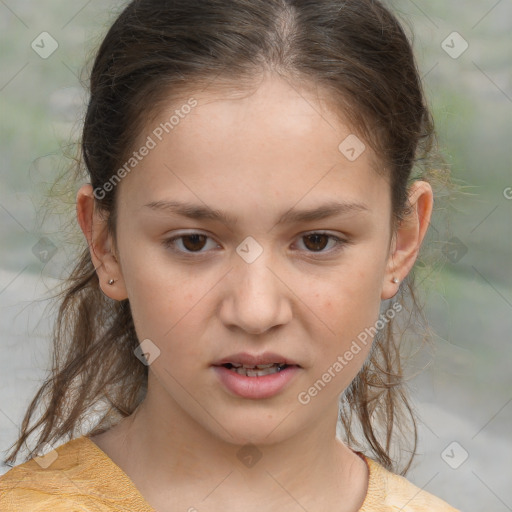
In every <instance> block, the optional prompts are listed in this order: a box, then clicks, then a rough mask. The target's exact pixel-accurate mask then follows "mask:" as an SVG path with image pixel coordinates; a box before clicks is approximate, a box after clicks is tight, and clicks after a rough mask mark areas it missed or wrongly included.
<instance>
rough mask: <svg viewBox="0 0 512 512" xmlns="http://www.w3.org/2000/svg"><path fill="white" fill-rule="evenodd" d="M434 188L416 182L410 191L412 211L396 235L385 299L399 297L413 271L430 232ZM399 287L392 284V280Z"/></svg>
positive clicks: (385, 275)
mask: <svg viewBox="0 0 512 512" xmlns="http://www.w3.org/2000/svg"><path fill="white" fill-rule="evenodd" d="M433 201H434V200H433V193H432V187H431V186H430V184H429V183H427V182H426V181H415V182H414V183H413V184H412V185H411V186H410V188H409V198H408V202H409V210H408V212H407V214H406V215H405V218H404V219H403V220H402V221H401V222H400V223H399V225H398V228H397V230H396V232H395V233H394V235H393V239H392V243H391V250H390V254H389V259H388V263H387V266H386V272H385V274H384V282H383V286H382V294H381V298H382V299H390V298H391V297H393V296H394V295H396V293H397V291H398V287H399V283H400V282H402V281H403V280H404V279H405V277H406V276H407V274H408V273H409V271H410V270H411V269H412V267H413V265H414V262H415V261H416V258H417V256H418V252H419V250H420V246H421V243H422V241H423V238H424V237H425V234H426V232H427V229H428V226H429V223H430V218H431V215H432V205H433ZM395 277H396V278H397V279H398V280H399V283H393V278H395Z"/></svg>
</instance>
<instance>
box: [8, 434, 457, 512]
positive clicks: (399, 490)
mask: <svg viewBox="0 0 512 512" xmlns="http://www.w3.org/2000/svg"><path fill="white" fill-rule="evenodd" d="M364 459H365V460H366V463H367V465H368V468H369V474H370V478H369V483H368V492H367V495H366V498H365V500H364V503H363V506H362V507H361V509H360V511H359V512H398V511H400V512H457V510H456V509H454V508H452V507H451V506H449V505H448V504H447V503H445V502H444V501H442V500H440V499H439V498H436V497H435V496H432V495H431V494H429V493H427V492H425V491H422V490H421V489H419V488H418V487H416V486H415V485H413V484H411V483H410V482H409V481H408V480H406V479H405V478H404V477H401V476H398V475H395V474H393V473H390V472H389V471H387V470H386V469H384V468H383V467H382V466H381V465H380V464H378V463H377V462H375V461H374V460H372V459H369V458H367V457H365V458H364ZM43 511H44V512H50V511H51V512H84V511H86V512H128V511H129V512H155V510H154V509H153V508H152V507H151V506H150V505H149V504H148V503H147V502H146V501H145V500H144V498H143V496H142V495H141V494H140V492H139V491H138V489H137V488H136V487H135V485H134V483H133V482H132V481H131V480H130V479H129V477H128V475H126V473H124V471H123V470H122V469H121V468H120V467H119V466H117V465H116V464H115V463H114V461H113V460H112V459H110V458H109V457H108V455H107V454H106V453H105V452H103V450H101V449H100V448H99V446H98V445H96V443H94V442H93V441H91V440H90V439H89V438H88V437H87V436H82V437H79V438H77V439H73V440H71V441H68V442H67V443H65V444H63V445H61V446H59V447H57V448H56V449H55V451H53V452H50V453H48V454H47V455H45V456H43V457H38V458H35V459H31V460H29V461H28V462H25V463H23V464H19V465H18V466H16V467H14V468H12V469H10V470H9V471H8V472H7V473H5V475H3V476H1V477H0V512H43Z"/></svg>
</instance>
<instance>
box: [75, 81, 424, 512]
mask: <svg viewBox="0 0 512 512" xmlns="http://www.w3.org/2000/svg"><path fill="white" fill-rule="evenodd" d="M194 98H196V99H197V100H198V105H197V106H196V107H195V108H194V109H192V112H191V113H190V114H188V115H187V116H185V117H184V119H182V120H181V121H180V123H179V125H178V126H176V127H175V129H174V130H173V131H172V133H171V134H169V135H166V136H165V137H164V139H163V140H162V142H159V143H158V145H157V146H156V147H155V148H154V149H152V150H151V151H150V152H149V154H148V155H147V156H146V157H145V158H144V159H143V160H142V161H141V162H140V163H139V164H138V165H137V167H136V169H134V170H133V171H132V172H131V173H130V174H128V175H127V176H126V177H125V178H123V180H122V181H121V182H120V183H119V185H118V190H117V194H118V205H119V210H118V224H117V230H118V231H117V240H115V241H114V240H113V239H112V238H111V237H110V236H109V235H108V234H107V232H106V229H105V218H104V216H102V215H100V214H99V213H98V211H97V209H95V208H94V197H93V193H92V187H91V186H90V185H84V186H83V187H82V188H81V189H80V190H79V192H78V196H77V216H78V221H79V223H80V226H81V228H82V230H83V232H84V234H85V236H86V238H87V241H88V243H89V246H90V251H91V258H92V261H93V263H94V265H95V267H96V268H97V273H98V277H99V281H100V286H101V289H102V290H103V292H104V293H105V294H106V295H107V296H109V297H110V298H112V299H114V300H123V299H126V298H129V300H130V305H131V309H132V314H133V318H134V323H135V327H136V331H137V335H138V337H139V340H144V339H146V338H149V339H150V340H152V342H153V343H154V344H155V345H156V346H158V348H159V349H160V355H159V357H157V358H156V359H155V360H154V362H153V363H152V364H151V365H150V366H149V380H148V394H147V397H146V399H145V400H144V401H143V402H142V404H141V405H140V406H139V408H138V409H137V410H136V412H135V413H134V414H132V415H131V416H130V417H129V418H127V419H125V420H123V421H121V422H120V423H119V424H118V425H117V426H115V427H113V428H112V429H110V430H109V431H107V432H105V433H103V434H100V435H98V436H95V437H94V438H93V440H94V442H96V443H97V444H98V446H99V447H100V448H101V449H103V450H104V451H105V452H106V453H107V454H108V455H109V456H110V457H111V458H112V459H113V460H114V462H116V463H117V464H118V465H119V466H120V467H121V468H122V469H123V470H124V471H125V472H126V473H127V475H128V476H129V477H130V478H131V479H132V481H133V482H134V484H135V485H136V486H137V488H138V489H139V491H140V492H141V494H142V495H143V496H144V497H145V499H146V500H147V501H148V503H150V504H151V505H152V506H153V507H154V508H156V509H158V510H159V511H165V510H171V509H172V510H188V509H190V508H191V507H195V508H196V509H197V510H211V511H217V510H223V511H228V512H229V511H239V510H242V509H243V510H248V511H253V510H254V511H256V510H258V511H262V510H264V511H266V510H269V511H270V510H276V509H277V508H278V507H279V509H283V510H285V511H295V510H301V508H300V507H301V506H302V507H304V508H305V509H307V510H308V511H311V512H316V511H321V510H328V509H331V510H337V511H347V512H349V511H356V510H358V509H359V507H360V506H361V504H362V502H363V500H364V497H365V495H366V490H367V485H368V474H367V468H366V465H365V464H364V462H363V461H362V460H361V459H360V458H359V457H358V456H357V455H356V454H354V453H353V452H352V451H351V450H349V449H348V448H347V447H346V446H345V445H344V444H343V443H341V441H339V440H338V439H336V421H337V414H338V398H339V395H340V393H341V392H343V390H344V389H345V388H346V387H347V386H348V385H349V384H350V382H351V381H352V380H353V379H354V377H355V376H356V375H357V373H358V371H359V369H360V368H361V366H362V364H363V362H364V360H365V358H366V356H367V355H368V352H369V350H370V343H368V344H367V346H364V345H361V350H360V352H359V353H358V354H357V355H355V356H354V358H353V359H352V360H351V361H350V362H349V363H348V364H347V365H346V366H344V368H343V370H342V371H340V372H338V373H337V374H336V377H335V378H333V379H332V380H331V382H329V383H328V384H327V385H326V386H325V388H324V389H322V390H321V392H319V393H318V394H317V395H316V396H315V397H313V398H312V399H311V400H310V402H309V403H308V404H307V405H302V404H301V403H299V402H298V400H297V396H298V394H299V393H300V392H303V391H305V390H306V391H307V390H308V388H309V387H310V386H311V385H312V384H313V383H314V382H315V381H316V380H317V379H319V378H320V377H321V376H322V374H323V373H324V372H325V371H326V370H327V369H328V368H329V367H331V366H332V365H333V363H334V362H335V361H336V360H337V357H338V356H339V355H340V354H343V353H344V352H345V351H346V350H347V349H348V348H349V347H350V345H351V343H352V341H353V340H355V339H356V337H357V335H358V334H359V333H361V332H362V331H364V329H365V328H369V327H371V326H373V325H374V324H375V322H376V320H377V319H378V317H379V306H380V303H381V301H382V300H383V299H388V298H390V297H392V296H393V295H395V294H396V292H397V290H398V286H399V285H398V284H396V283H393V278H394V277H397V278H398V279H400V280H403V279H404V278H405V276H406V275H407V274H408V272H409V271H410V270H411V268H412V266H413V264H414V261H415V259H416V257H417V254H418V250H419V247H420V245H421V242H422V240H423V237H424V235H425V232H426V230H427V227H428V223H429V220H430V216H431V211H432V201H433V199H432V190H431V187H430V186H429V184H428V183H426V182H422V181H418V182H415V183H414V184H413V185H412V186H411V187H410V191H409V197H410V202H411V205H412V208H411V212H410V214H409V215H408V216H407V217H406V218H405V220H404V221H403V222H402V223H401V224H400V225H399V227H398V229H397V230H396V232H394V233H393V232H392V228H391V193H390V188H389V183H388V181H387V180H386V178H385V176H383V175H381V174H378V173H376V171H375V169H374V164H375V162H377V163H378V162H379V160H378V158H377V157H376V155H374V154H373V153H372V151H371V150H370V149H369V147H367V149H366V150H365V151H364V152H363V153H362V154H361V155H360V156H359V158H357V159H356V160H355V161H349V160H348V159H347V158H346V157H345V156H344V155H343V154H342V153H341V152H340V151H339V150H338V146H339V144H340V142H341V141H343V140H344V139H345V138H346V137H347V136H348V135H350V134H351V133H353V131H352V130H351V129H350V127H349V126H346V125H345V124H343V123H342V122H340V120H339V119H338V118H335V117H334V115H333V114H332V111H329V110H328V109H327V107H326V104H324V103H323V102H322V101H321V100H320V99H319V97H318V96H314V95H313V94H311V91H309V92H307V91H306V90H304V89H302V90H300V89H298V88H297V87H296V86H295V87H291V86H290V85H289V84H288V83H287V82H286V81H285V80H283V79H281V78H277V77H274V76H268V77H266V79H265V80H263V81H262V83H261V84H260V85H259V86H258V87H257V89H256V90H255V92H254V93H252V94H249V95H246V96H245V97H243V98H240V97H232V96H230V95H229V94H227V93H226V92H223V93H220V92H219V91H217V92H216V93H215V92H214V91H208V93H202V94H197V95H194ZM175 108H176V105H175V104H172V105H171V104H169V112H172V111H173V110H174V109H175ZM168 118H169V113H168V112H163V113H162V116H161V119H162V120H165V119H168ZM159 122H160V121H159V120H157V122H156V123H155V125H154V126H153V124H151V125H148V128H147V130H146V131H145V132H144V133H141V134H140V141H144V140H145V138H146V137H147V135H148V134H150V133H151V131H152V130H153V129H154V127H155V126H157V125H158V123H159ZM137 147H139V146H137ZM170 199H173V200H181V201H189V202H193V203H195V204H200V205H203V206H204V204H206V205H208V206H210V207H212V208H216V209H219V210H222V211H225V212H226V213H228V214H230V215H232V216H234V217H236V219H237V222H236V224H234V225H231V226H229V227H228V226H225V225H223V224H222V223H219V222H216V221H212V220H191V219H187V218H185V217H179V216H176V215H173V214H171V213H169V212H162V211H153V210H151V209H150V208H147V207H144V205H145V204H147V203H149V202H151V201H160V200H170ZM332 199H335V200H338V201H347V202H357V203H363V204H364V205H366V207H367V210H364V211H352V212H349V213H345V214H344V215H341V216H337V217H331V218H327V219H323V220H317V221H314V222H309V223H306V222H301V223H299V224H289V225H277V224H276V223H277V221H278V219H279V218H280V216H281V215H282V214H283V213H285V212H287V211H289V210H291V209H303V208H309V207H313V206H318V205H320V204H323V203H325V202H326V201H328V200H332ZM318 231H327V232H328V234H331V235H334V236H338V237H339V238H342V239H345V240H347V241H348V243H346V244H345V245H343V246H341V249H340V250H339V251H336V250H335V245H334V243H333V241H332V240H331V241H329V239H327V240H323V241H322V240H320V242H319V243H318V246H316V247H318V249H317V251H318V252H315V248H316V247H315V244H314V242H311V241H310V240H308V239H307V238H306V239H305V238H304V235H305V234H311V233H312V232H313V233H314V232H318ZM191 232H199V233H200V234H205V235H207V236H208V237H210V238H208V239H206V240H202V242H201V243H202V245H201V243H199V242H197V241H196V242H195V244H194V243H193V241H192V242H191V241H190V240H188V243H187V240H183V239H182V240H181V241H180V240H178V241H177V242H176V243H175V249H176V250H177V251H180V250H181V251H182V253H181V256H180V255H179V254H178V252H173V251H172V250H171V249H170V248H166V247H165V246H164V245H163V243H162V242H163V241H164V240H165V239H169V238H171V236H176V235H178V234H180V235H183V234H184V233H188V234H190V233H191ZM247 236H251V237H253V238H254V239H255V240H256V241H257V242H258V244H259V245H260V246H261V247H262V248H263V252H262V254H261V255H260V256H259V257H258V258H257V259H256V260H255V261H254V262H252V263H250V264H249V263H247V262H246V261H244V259H242V258H241V257H240V256H239V255H238V254H237V252H236V248H237V246H238V245H239V244H240V243H241V242H242V241H243V240H244V239H245V238H246V237H247ZM322 244H323V245H322ZM194 247H196V248H197V250H199V251H202V254H201V255H200V256H198V255H197V253H196V254H194V253H191V250H194ZM187 249H188V250H189V253H188V254H187V253H186V251H187ZM109 279H114V280H115V283H114V284H113V285H108V284H107V282H108V280H109ZM265 351H272V352H277V353H279V354H281V355H285V356H287V357H290V358H292V359H294V360H295V361H296V362H298V363H299V364H300V365H301V367H302V368H301V369H300V370H299V372H298V373H297V374H296V375H295V376H294V378H293V380H292V381H291V382H289V383H288V385H287V386H286V387H285V389H283V390H282V391H281V392H280V393H279V394H278V395H276V396H274V397H272V398H268V399H261V400H249V399H245V398H241V397H236V396H233V395H232V394H230V393H229V392H227V391H226V389H225V388H224V387H223V386H222V385H221V384H220V382H219V380H218V378H217V376H216V374H215V372H214V371H213V370H212V368H211V364H212V363H213V362H214V361H216V360H219V359H220V358H222V357H226V356H228V355H230V354H234V353H237V352H250V353H255V354H261V353H262V352H265ZM248 443H251V444H253V445H256V446H257V447H258V450H259V452H260V453H261V455H262V456H261V459H260V460H259V461H258V463H257V464H256V465H254V466H253V467H246V466H245V465H244V464H242V463H241V461H240V460H239V458H238V457H237V452H238V450H239V449H240V447H242V446H244V445H246V444H248ZM299 504H300V506H299Z"/></svg>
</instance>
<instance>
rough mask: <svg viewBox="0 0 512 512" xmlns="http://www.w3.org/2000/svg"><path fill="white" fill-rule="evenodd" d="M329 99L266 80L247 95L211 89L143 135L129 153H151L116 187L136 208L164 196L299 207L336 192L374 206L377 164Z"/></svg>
mask: <svg viewBox="0 0 512 512" xmlns="http://www.w3.org/2000/svg"><path fill="white" fill-rule="evenodd" d="M327 100H328V98H326V97H325V95H324V96H322V95H321V91H319V90H316V91H315V90H313V89H312V88H311V87H303V88H299V87H297V86H296V85H295V84H291V83H289V82H288V81H286V80H283V79H279V78H275V77H273V78H267V79H265V80H263V81H262V82H261V83H260V84H259V85H258V87H255V88H253V89H252V90H251V91H249V92H247V90H245V92H240V91H237V90H235V89H233V90H231V91H230V90H225V89H222V90H214V89H213V88H211V89H209V90H207V91H203V92H195V93H192V94H190V96H188V97H187V96H186V95H185V96H182V99H181V100H179V101H176V100H174V101H169V104H168V105H166V106H165V108H163V109H161V110H160V111H159V112H158V114H157V115H156V117H155V118H154V119H153V120H152V121H151V122H148V123H147V125H146V128H145V130H143V132H142V133H141V135H140V137H139V139H138V144H136V148H139V145H140V146H142V145H143V144H144V142H145V141H148V140H149V139H151V141H152V143H151V146H153V147H152V149H151V150H150V151H149V152H147V153H148V154H147V155H146V156H144V158H143V159H141V160H140V162H139V163H137V169H136V170H135V171H134V172H131V173H130V175H129V176H127V178H126V179H123V181H122V183H121V185H122V188H127V189H130V190H129V191H128V192H129V193H130V195H131V200H132V201H135V202H136V203H141V202H142V201H145V200H146V199H148V198H150V199H151V200H159V199H162V198H163V197H162V196H163V195H164V194H165V192H164V191H169V192H173V193H174V192H178V193H186V194H187V195H188V196H190V194H191V193H192V194H194V193H195V194H196V195H198V194H199V193H201V194H205V193H206V194H208V195H210V196H211V195H212V194H216V195H217V196H218V197H219V198H221V196H223V197H224V199H225V198H227V197H228V196H229V195H230V194H231V195H232V196H238V197H239V196H241V195H247V194H248V193H249V192H250V194H252V197H253V198H254V200H255V201H256V200H257V198H273V199H274V200H277V199H279V198H283V199H286V198H289V200H290V201H293V200H295V201H298V200H299V199H300V198H301V197H306V196H309V195H314V194H315V193H320V192H321V191H324V192H329V193H332V191H333V190H334V189H336V188H337V189H340V190H341V189H343V191H344V194H345V195H346V196H350V195H352V196H355V195H357V196H359V198H360V197H361V196H365V195H366V196H369V200H370V201H371V195H372V193H375V192H377V191H376V190H375V187H376V185H377V183H378V186H379V187H380V193H382V185H383V183H382V176H381V173H377V172H376V171H375V166H376V163H377V159H376V157H375V155H374V154H373V152H372V150H371V149H370V148H369V147H368V146H366V147H365V144H364V142H363V141H362V140H361V139H360V138H359V137H357V135H356V134H355V133H354V130H352V128H351V127H350V126H349V125H348V124H346V123H344V122H343V120H340V117H339V114H338V113H336V112H334V111H333V108H332V104H331V103H330V102H329V101H327ZM195 199H197V197H196V198H195ZM346 199H347V200H351V199H353V198H351V197H346ZM146 202H147V201H146Z"/></svg>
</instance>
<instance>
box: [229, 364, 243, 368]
mask: <svg viewBox="0 0 512 512" xmlns="http://www.w3.org/2000/svg"><path fill="white" fill-rule="evenodd" d="M229 364H230V365H231V366H233V367H234V368H240V367H241V366H242V365H241V363H229Z"/></svg>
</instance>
